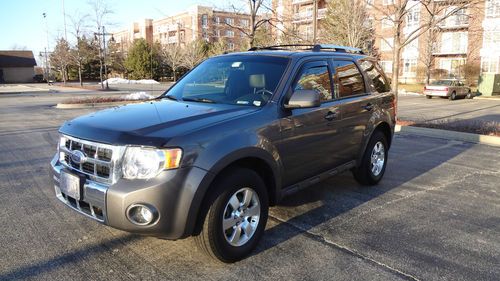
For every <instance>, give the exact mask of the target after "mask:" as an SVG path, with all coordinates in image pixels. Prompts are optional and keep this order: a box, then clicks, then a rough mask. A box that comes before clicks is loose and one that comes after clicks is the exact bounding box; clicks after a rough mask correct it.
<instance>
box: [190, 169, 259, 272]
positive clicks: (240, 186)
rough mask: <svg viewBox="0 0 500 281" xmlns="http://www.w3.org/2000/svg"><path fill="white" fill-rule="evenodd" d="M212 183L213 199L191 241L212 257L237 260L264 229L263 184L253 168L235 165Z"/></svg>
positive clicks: (247, 252)
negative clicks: (235, 167)
mask: <svg viewBox="0 0 500 281" xmlns="http://www.w3.org/2000/svg"><path fill="white" fill-rule="evenodd" d="M212 187H213V189H211V190H213V191H214V196H213V197H212V198H214V199H213V200H212V201H211V204H210V205H209V206H210V208H209V210H208V213H207V215H206V217H205V220H204V222H203V226H202V229H201V232H200V234H199V235H197V236H195V241H196V243H197V244H198V246H199V247H200V248H201V249H202V250H203V251H204V252H205V253H206V254H208V255H209V256H211V257H212V258H215V259H218V260H220V261H222V262H225V263H232V262H236V261H239V260H241V259H243V258H244V257H246V256H248V255H249V254H250V252H252V250H253V249H254V248H255V247H256V245H257V243H258V242H259V240H260V238H261V236H262V234H263V233H264V229H265V226H266V222H267V217H268V209H269V201H268V195H267V190H266V186H265V184H264V182H263V181H262V179H261V178H260V176H259V175H258V174H257V173H256V172H254V171H252V170H250V169H245V168H237V169H233V170H231V171H230V172H227V173H224V174H222V175H221V176H220V177H219V178H218V179H217V180H216V181H215V182H214V183H213V186H212Z"/></svg>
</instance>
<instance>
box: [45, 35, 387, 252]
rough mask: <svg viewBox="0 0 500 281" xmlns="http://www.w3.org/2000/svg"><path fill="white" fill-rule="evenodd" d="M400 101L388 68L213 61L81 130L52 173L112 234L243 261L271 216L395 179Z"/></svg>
mask: <svg viewBox="0 0 500 281" xmlns="http://www.w3.org/2000/svg"><path fill="white" fill-rule="evenodd" d="M395 111H396V99H395V96H394V93H393V92H391V89H390V85H389V83H388V80H387V78H386V77H385V75H384V73H383V72H382V71H381V69H380V67H379V66H378V64H377V62H376V60H375V59H374V58H371V57H368V56H366V55H364V54H363V53H362V52H361V51H360V50H359V49H354V48H349V47H342V46H333V45H292V46H291V45H286V46H272V47H266V48H253V49H250V50H249V51H248V52H242V53H232V54H226V55H222V56H217V57H212V58H210V59H207V60H205V61H204V62H203V63H201V64H200V65H198V66H197V67H196V68H194V69H193V70H191V71H190V72H189V73H187V74H186V75H185V76H184V77H183V78H182V79H181V80H180V81H178V82H177V83H176V84H175V85H174V86H172V87H171V88H170V89H169V90H168V91H166V92H165V93H164V94H163V95H161V96H160V97H158V98H157V99H156V100H154V101H148V102H143V103H139V104H131V105H126V106H120V107H115V108H111V109H107V110H103V111H99V112H95V113H91V114H89V115H86V116H82V117H78V118H76V119H74V120H71V121H68V122H66V123H64V124H63V125H62V127H61V128H60V130H59V132H60V140H59V144H58V151H57V154H56V155H55V156H54V158H53V159H52V161H51V166H52V171H53V175H52V176H53V179H54V183H55V193H56V196H57V198H58V199H59V200H60V201H62V202H63V203H64V204H66V205H67V206H68V207H70V208H72V209H73V210H75V211H77V212H79V213H81V214H83V215H85V216H87V217H89V218H91V219H94V220H96V221H99V222H101V223H103V224H106V225H109V226H112V227H115V228H118V229H121V230H125V231H129V232H133V233H139V234H144V235H149V236H156V237H159V238H163V239H181V238H186V237H190V236H194V237H195V240H196V241H197V242H198V244H199V246H200V247H201V248H202V249H203V250H205V251H206V252H207V253H208V254H209V255H210V256H212V257H214V258H217V259H219V260H221V261H223V262H234V261H237V260H240V259H242V258H244V257H245V256H247V255H248V254H249V253H250V252H251V251H252V249H254V248H255V246H256V244H257V243H258V241H259V239H260V238H261V236H262V234H263V232H264V229H265V225H266V222H267V218H268V209H269V206H273V205H276V204H278V202H280V200H281V199H282V198H284V197H285V196H287V195H289V194H291V193H294V192H297V191H299V190H301V189H303V188H306V187H308V186H310V185H313V184H315V183H317V182H318V181H320V180H324V179H326V178H329V177H331V176H332V175H335V174H338V173H341V172H343V171H346V170H351V171H352V173H353V175H354V178H355V179H356V180H357V181H358V182H360V183H361V184H366V185H374V184H377V183H378V182H379V181H380V180H381V179H382V176H383V175H384V171H385V168H386V164H387V155H388V154H387V152H388V150H389V147H390V145H391V140H392V136H393V132H394V124H395Z"/></svg>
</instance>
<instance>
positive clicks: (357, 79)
mask: <svg viewBox="0 0 500 281" xmlns="http://www.w3.org/2000/svg"><path fill="white" fill-rule="evenodd" d="M369 64H370V67H373V65H372V64H371V62H369ZM332 65H333V67H332V69H333V73H334V76H333V83H334V89H335V92H336V93H337V95H338V98H339V101H341V103H342V107H341V113H342V135H343V136H344V137H343V139H342V148H341V149H342V156H343V158H344V159H346V160H354V159H356V158H357V156H358V153H359V151H360V149H361V145H362V141H363V139H364V134H365V133H367V124H368V122H369V120H370V117H371V115H372V112H373V111H374V109H375V107H376V106H377V96H376V95H371V94H370V92H371V91H370V90H371V89H370V88H371V87H368V85H365V79H364V76H363V75H362V73H361V71H360V69H359V66H358V65H357V64H356V63H355V62H354V60H352V59H346V58H335V59H334V60H333V61H332ZM365 67H367V68H369V66H368V64H366V65H365Z"/></svg>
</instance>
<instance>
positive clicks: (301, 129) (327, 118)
mask: <svg viewBox="0 0 500 281" xmlns="http://www.w3.org/2000/svg"><path fill="white" fill-rule="evenodd" d="M330 78H331V72H330V69H329V66H328V64H327V62H326V61H314V62H308V63H306V64H304V65H303V66H302V67H301V69H300V70H299V72H298V73H297V75H296V76H295V79H294V82H293V84H292V86H291V89H290V91H291V92H293V91H295V90H315V91H317V92H319V94H320V96H321V106H320V107H317V108H307V109H293V110H290V111H289V112H288V116H286V117H284V118H282V119H281V120H280V127H281V133H282V141H281V142H280V143H279V144H278V150H279V153H280V156H281V158H282V163H283V166H284V170H285V171H284V177H283V178H284V182H283V184H284V186H289V185H292V184H294V183H297V182H300V181H301V180H304V179H307V178H309V177H311V176H314V175H317V174H319V173H320V172H323V171H326V170H328V169H331V168H333V167H335V166H336V165H338V164H341V163H343V161H344V160H345V159H342V158H341V157H340V154H339V153H338V151H339V150H340V149H341V147H339V145H338V144H339V143H340V141H339V135H340V127H339V126H340V119H341V109H340V103H339V102H338V101H336V100H335V99H334V95H333V91H332V83H331V79H330Z"/></svg>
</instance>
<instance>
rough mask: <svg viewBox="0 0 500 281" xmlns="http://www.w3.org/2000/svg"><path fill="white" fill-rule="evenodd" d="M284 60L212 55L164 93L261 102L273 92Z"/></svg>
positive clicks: (218, 100)
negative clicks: (212, 56)
mask: <svg viewBox="0 0 500 281" xmlns="http://www.w3.org/2000/svg"><path fill="white" fill-rule="evenodd" d="M287 64H288V59H287V58H282V57H271V56H266V57H265V56H245V55H238V56H225V57H215V58H211V59H208V60H206V61H204V62H203V63H201V64H200V65H198V66H197V67H196V68H195V69H193V70H192V71H191V72H189V73H188V74H187V75H186V76H185V77H184V78H182V79H181V80H180V81H179V82H178V83H177V84H175V85H174V86H173V87H172V88H171V89H169V90H168V91H167V92H165V94H164V95H166V96H167V97H168V98H171V99H177V100H184V101H194V102H205V103H224V104H235V105H248V106H263V105H264V104H266V103H267V102H268V101H269V100H270V98H271V96H272V95H273V94H274V91H275V90H276V87H277V86H278V83H279V81H280V79H281V77H282V76H283V72H284V71H285V68H286V66H287Z"/></svg>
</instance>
